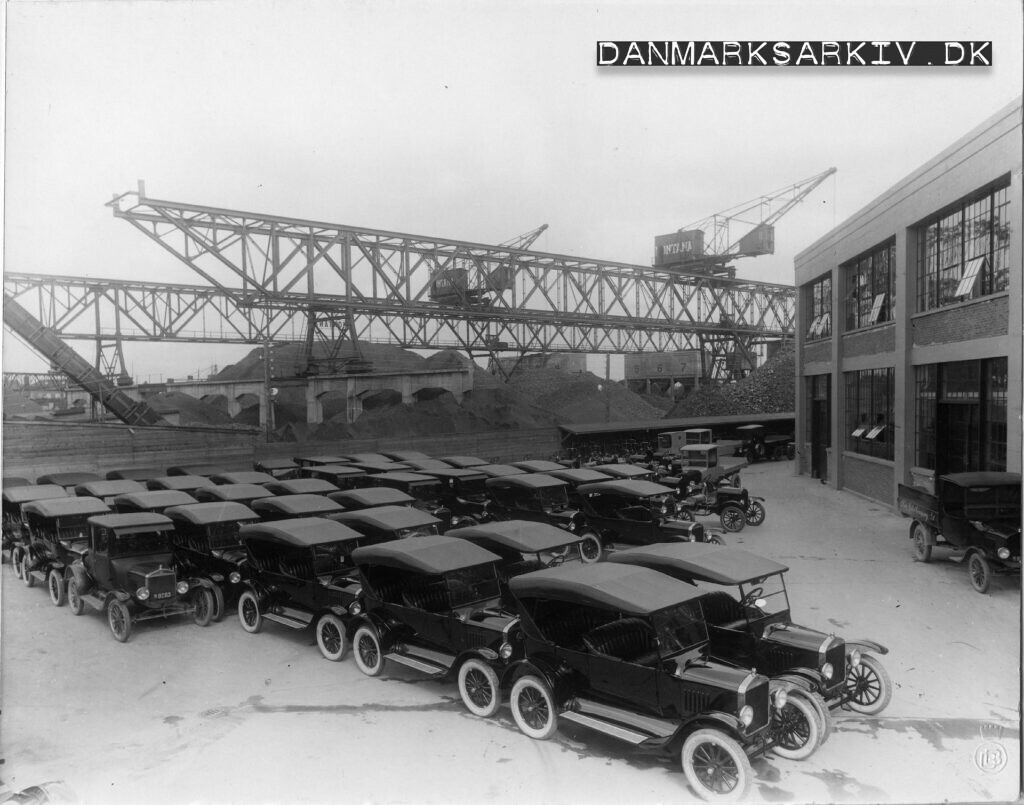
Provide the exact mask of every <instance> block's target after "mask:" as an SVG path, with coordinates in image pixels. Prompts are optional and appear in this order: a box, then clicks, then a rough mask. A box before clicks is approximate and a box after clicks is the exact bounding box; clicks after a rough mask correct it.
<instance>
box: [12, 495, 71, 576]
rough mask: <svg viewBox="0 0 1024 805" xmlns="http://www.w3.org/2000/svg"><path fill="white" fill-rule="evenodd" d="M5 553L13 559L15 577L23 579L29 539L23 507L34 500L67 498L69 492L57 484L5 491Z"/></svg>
mask: <svg viewBox="0 0 1024 805" xmlns="http://www.w3.org/2000/svg"><path fill="white" fill-rule="evenodd" d="M2 497H3V552H4V553H5V554H7V556H9V557H10V559H11V565H13V567H14V575H16V576H17V577H18V578H19V579H20V578H21V559H22V555H23V554H24V551H25V545H26V540H27V539H28V535H29V534H28V524H27V523H26V522H25V518H24V515H23V514H22V507H23V506H24V505H25V504H26V503H30V502H31V501H33V500H50V499H52V498H66V497H68V493H67V491H66V490H65V489H64V487H63V486H57V484H43V485H40V484H28V485H26V486H12V487H8V488H7V489H5V490H3V496H2Z"/></svg>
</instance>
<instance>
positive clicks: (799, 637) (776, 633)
mask: <svg viewBox="0 0 1024 805" xmlns="http://www.w3.org/2000/svg"><path fill="white" fill-rule="evenodd" d="M764 639H765V640H766V641H768V642H771V643H776V644H778V645H782V646H788V647H790V648H795V649H800V650H801V651H813V652H815V653H817V652H818V651H819V650H821V648H822V646H823V645H824V644H825V643H826V642H829V641H832V640H839V641H840V642H842V640H841V639H840V638H836V637H833V636H829V635H827V634H825V633H824V632H819V631H818V630H816V629H808V628H807V627H806V626H797V625H795V624H788V625H774V624H773V625H771V626H769V628H768V629H767V630H766V631H765V633H764Z"/></svg>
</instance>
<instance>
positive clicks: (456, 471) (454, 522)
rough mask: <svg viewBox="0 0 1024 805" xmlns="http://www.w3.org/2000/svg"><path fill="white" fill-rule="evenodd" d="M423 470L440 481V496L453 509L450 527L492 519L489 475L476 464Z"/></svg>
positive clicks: (422, 472) (446, 506)
mask: <svg viewBox="0 0 1024 805" xmlns="http://www.w3.org/2000/svg"><path fill="white" fill-rule="evenodd" d="M420 474H421V475H429V476H431V477H432V478H436V479H437V480H438V481H439V482H440V484H441V491H440V494H439V496H438V500H439V502H440V503H441V505H442V506H444V507H445V508H446V509H447V510H448V511H450V512H451V525H450V526H449V527H450V528H457V527H459V526H463V525H473V524H474V523H482V522H485V521H487V520H489V519H490V514H489V513H488V512H487V502H488V500H490V497H489V495H488V494H487V486H486V481H487V476H486V475H484V474H483V473H482V472H478V471H477V468H476V467H473V468H471V469H470V468H464V469H460V468H458V467H445V468H443V469H426V470H422V471H421V472H420Z"/></svg>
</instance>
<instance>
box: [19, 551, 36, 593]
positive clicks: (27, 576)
mask: <svg viewBox="0 0 1024 805" xmlns="http://www.w3.org/2000/svg"><path fill="white" fill-rule="evenodd" d="M31 566H32V560H31V559H30V558H29V555H28V554H27V553H24V554H22V555H21V580H22V581H23V582H25V586H26V587H35V586H36V579H35V576H33V575H32V571H31V570H30V569H29V568H30V567H31Z"/></svg>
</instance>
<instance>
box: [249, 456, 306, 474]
mask: <svg viewBox="0 0 1024 805" xmlns="http://www.w3.org/2000/svg"><path fill="white" fill-rule="evenodd" d="M252 468H253V469H254V470H255V471H256V472H265V473H267V475H273V476H274V477H275V478H281V479H287V478H297V477H298V475H299V465H298V464H296V463H295V462H294V461H292V460H291V459H290V458H260V459H257V460H255V461H253V463H252Z"/></svg>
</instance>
